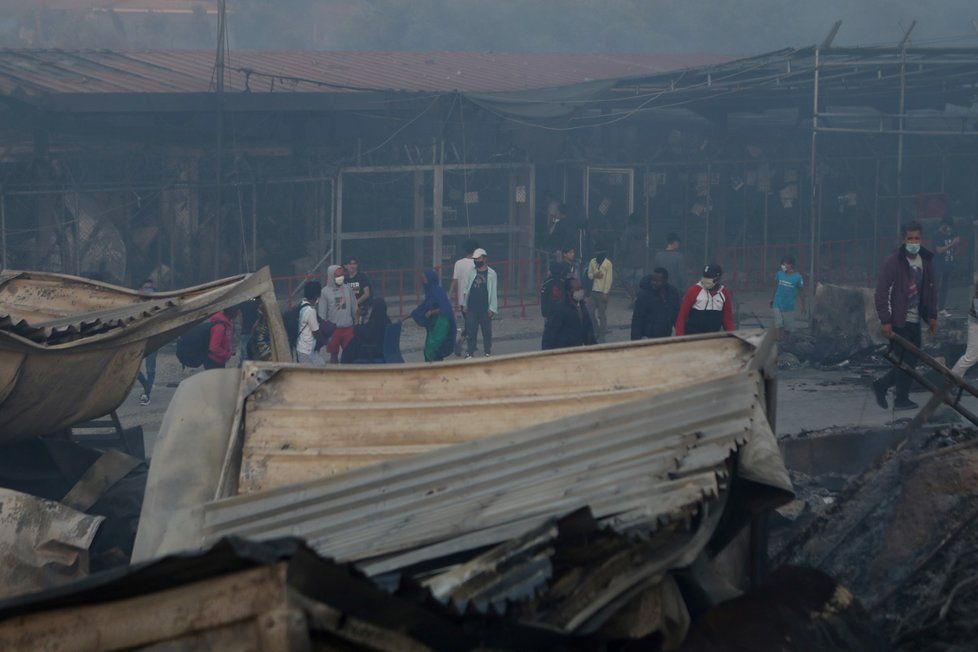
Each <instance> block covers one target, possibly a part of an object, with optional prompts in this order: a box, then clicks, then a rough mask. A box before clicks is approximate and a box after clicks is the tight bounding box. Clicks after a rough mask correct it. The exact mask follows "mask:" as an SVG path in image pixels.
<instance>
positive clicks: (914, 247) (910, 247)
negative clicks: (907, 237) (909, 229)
mask: <svg viewBox="0 0 978 652" xmlns="http://www.w3.org/2000/svg"><path fill="white" fill-rule="evenodd" d="M904 246H905V247H906V248H907V253H908V254H918V253H920V243H919V242H913V243H910V242H908V243H907V244H905V245H904Z"/></svg>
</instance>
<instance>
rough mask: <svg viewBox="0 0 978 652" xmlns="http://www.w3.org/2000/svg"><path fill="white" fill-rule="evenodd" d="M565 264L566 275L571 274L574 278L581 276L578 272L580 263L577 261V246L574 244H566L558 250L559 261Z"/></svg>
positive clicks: (569, 275)
mask: <svg viewBox="0 0 978 652" xmlns="http://www.w3.org/2000/svg"><path fill="white" fill-rule="evenodd" d="M559 262H562V263H564V264H565V265H567V276H568V278H570V277H571V276H573V277H574V278H576V279H579V278H580V277H581V274H580V271H581V269H580V263H578V261H577V247H576V246H574V245H567V246H566V247H564V248H563V249H562V250H561V251H560V261H559Z"/></svg>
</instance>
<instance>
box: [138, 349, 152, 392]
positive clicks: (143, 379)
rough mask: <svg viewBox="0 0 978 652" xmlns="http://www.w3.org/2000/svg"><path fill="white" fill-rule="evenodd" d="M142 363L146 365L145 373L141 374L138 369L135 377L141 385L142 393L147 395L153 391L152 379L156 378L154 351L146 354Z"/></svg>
mask: <svg viewBox="0 0 978 652" xmlns="http://www.w3.org/2000/svg"><path fill="white" fill-rule="evenodd" d="M143 364H145V365H146V374H145V375H143V372H141V371H140V372H139V376H137V377H136V378H137V380H138V381H139V384H140V385H142V386H143V394H145V395H146V396H149V395H150V394H151V393H152V391H153V381H155V380H156V351H153V352H152V353H150V354H149V355H148V356H146V358H145V359H144V360H143Z"/></svg>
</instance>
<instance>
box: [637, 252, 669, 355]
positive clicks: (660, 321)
mask: <svg viewBox="0 0 978 652" xmlns="http://www.w3.org/2000/svg"><path fill="white" fill-rule="evenodd" d="M679 304H680V297H679V290H677V289H676V288H675V287H673V286H672V285H670V284H669V270H667V269H665V268H664V267H657V268H656V269H654V270H652V273H651V274H647V275H645V276H643V277H642V280H641V281H639V283H638V296H637V297H636V299H635V309H634V310H633V311H632V339H633V340H640V339H642V338H645V337H648V338H658V337H669V336H670V335H672V329H673V327H674V326H675V323H676V318H677V317H678V316H679Z"/></svg>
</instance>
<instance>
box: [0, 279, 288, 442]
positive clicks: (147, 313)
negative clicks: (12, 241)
mask: <svg viewBox="0 0 978 652" xmlns="http://www.w3.org/2000/svg"><path fill="white" fill-rule="evenodd" d="M252 298H259V299H260V301H261V304H262V310H263V312H264V313H265V314H267V315H269V316H270V318H269V319H268V322H269V332H270V339H271V346H272V355H273V357H274V359H277V360H288V359H289V358H290V353H289V348H288V341H287V339H286V337H285V331H284V329H283V327H282V322H281V316H280V314H279V308H278V303H277V302H276V299H275V294H274V289H273V288H272V284H271V278H270V277H269V273H268V270H267V269H263V270H261V271H259V272H256V273H255V274H249V275H244V276H238V277H234V278H229V279H223V280H220V281H214V282H211V283H207V284H204V285H201V286H197V287H193V288H187V289H184V290H176V291H168V292H158V293H152V294H148V295H147V294H141V293H139V292H136V291H133V290H129V289H127V288H121V287H117V286H113V285H109V284H106V283H101V282H98V281H91V280H88V279H83V278H78V277H73V276H66V275H63V274H47V273H43V272H19V271H13V270H9V271H4V272H3V273H2V275H0V441H8V440H11V439H18V438H25V437H36V436H41V435H48V434H52V433H55V432H57V431H59V430H64V429H67V428H70V427H71V426H72V425H75V424H78V423H80V422H83V421H86V420H88V419H94V418H97V417H102V416H104V415H106V414H109V413H110V412H112V411H113V410H115V409H116V408H117V407H118V406H119V405H120V404H121V403H122V401H123V400H124V399H125V398H126V396H127V395H128V394H129V390H130V388H131V387H132V385H133V383H134V382H135V381H136V375H137V373H138V372H139V367H140V364H142V361H143V358H145V357H146V355H147V354H149V353H152V352H153V351H156V350H157V349H158V348H160V347H161V346H163V345H164V344H166V343H167V342H170V341H172V340H174V339H176V338H177V337H178V336H179V335H180V334H181V333H182V332H184V331H186V330H187V329H189V328H190V327H191V326H193V325H194V324H196V323H199V322H201V321H204V320H206V319H208V318H209V317H210V316H211V315H213V314H214V313H216V312H218V311H219V310H221V309H223V308H226V307H229V306H234V305H237V304H240V303H242V302H243V301H247V300H249V299H252Z"/></svg>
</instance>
